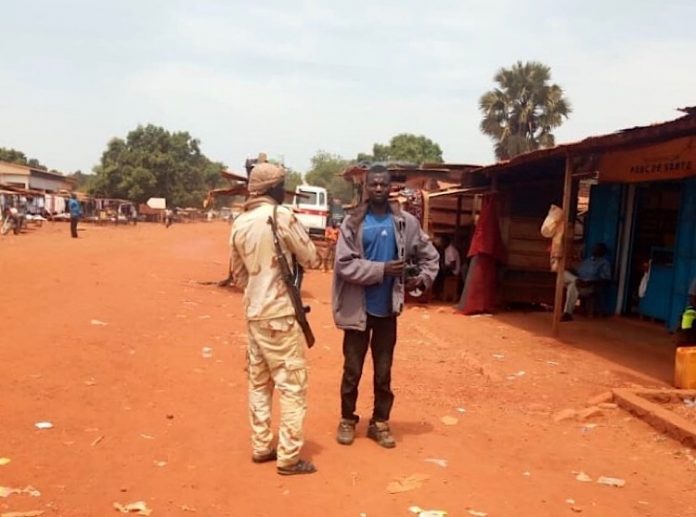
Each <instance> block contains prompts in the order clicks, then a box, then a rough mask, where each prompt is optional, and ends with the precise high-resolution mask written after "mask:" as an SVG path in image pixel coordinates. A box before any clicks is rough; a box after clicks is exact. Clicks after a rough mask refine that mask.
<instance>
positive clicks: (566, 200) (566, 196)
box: [552, 156, 573, 337]
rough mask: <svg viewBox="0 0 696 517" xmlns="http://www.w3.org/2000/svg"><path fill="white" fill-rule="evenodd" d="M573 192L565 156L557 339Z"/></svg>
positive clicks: (556, 300)
mask: <svg viewBox="0 0 696 517" xmlns="http://www.w3.org/2000/svg"><path fill="white" fill-rule="evenodd" d="M572 190H573V162H572V158H571V157H570V156H566V161H565V178H564V180H563V254H562V255H561V260H560V262H559V264H558V271H556V294H555V297H554V300H553V326H552V334H553V336H554V337H558V334H559V332H560V324H561V315H562V314H563V290H564V288H565V281H564V273H565V270H566V262H567V258H568V253H569V252H570V250H569V249H568V238H569V237H570V238H571V239H572V235H571V232H572V230H573V227H572V226H571V225H570V224H568V221H569V220H570V213H569V212H570V210H571V206H572V203H571V199H570V193H571V192H572Z"/></svg>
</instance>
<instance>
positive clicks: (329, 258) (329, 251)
mask: <svg viewBox="0 0 696 517" xmlns="http://www.w3.org/2000/svg"><path fill="white" fill-rule="evenodd" d="M324 241H325V242H326V251H325V252H324V253H325V255H324V257H323V261H322V262H323V263H324V272H325V273H326V272H327V271H328V270H329V269H331V268H333V263H334V258H335V257H336V242H338V224H336V221H335V220H332V221H331V225H329V226H327V227H326V230H324Z"/></svg>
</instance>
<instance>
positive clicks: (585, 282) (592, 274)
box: [561, 242, 611, 321]
mask: <svg viewBox="0 0 696 517" xmlns="http://www.w3.org/2000/svg"><path fill="white" fill-rule="evenodd" d="M606 254H607V246H606V244H604V243H601V242H600V243H598V244H595V246H594V247H593V248H592V255H591V256H590V257H588V258H586V259H585V260H583V261H582V262H581V263H580V265H579V266H578V267H577V269H576V270H575V271H565V285H566V303H565V311H564V313H563V316H562V317H561V321H572V320H573V311H575V306H576V305H577V302H578V298H589V297H594V299H598V298H599V295H601V293H602V291H603V290H604V288H605V287H606V286H607V285H608V283H609V281H610V280H611V264H610V263H609V261H608V260H607V258H606Z"/></svg>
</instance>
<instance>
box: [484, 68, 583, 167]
mask: <svg viewBox="0 0 696 517" xmlns="http://www.w3.org/2000/svg"><path fill="white" fill-rule="evenodd" d="M494 79H495V82H497V83H498V87H496V88H494V89H493V90H490V91H488V92H486V93H484V94H483V95H482V96H481V99H480V100H479V109H480V110H481V113H482V115H483V119H482V120H481V125H480V127H481V131H482V132H483V133H484V134H486V135H488V136H490V137H491V138H492V139H493V140H494V141H495V155H496V157H497V158H498V159H500V160H507V159H510V158H512V157H514V156H516V155H518V154H521V153H524V152H528V151H533V150H535V149H539V148H540V147H551V146H553V145H554V144H555V138H554V136H553V133H552V132H551V131H552V129H554V128H556V127H559V126H560V125H561V124H562V123H563V119H564V118H568V115H569V114H570V112H571V108H570V102H569V101H568V99H567V98H566V97H565V96H564V92H563V89H562V88H561V87H560V86H558V85H557V84H549V82H550V80H551V69H550V68H549V67H548V66H546V65H544V64H542V63H538V62H536V61H529V62H526V63H522V62H521V61H518V62H517V63H516V64H514V65H513V66H512V67H511V68H501V69H500V70H499V71H498V73H497V74H496V75H495V78H494Z"/></svg>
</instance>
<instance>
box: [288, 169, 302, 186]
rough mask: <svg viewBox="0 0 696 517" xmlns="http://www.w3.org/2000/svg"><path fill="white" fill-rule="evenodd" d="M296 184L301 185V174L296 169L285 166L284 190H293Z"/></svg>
mask: <svg viewBox="0 0 696 517" xmlns="http://www.w3.org/2000/svg"><path fill="white" fill-rule="evenodd" d="M298 185H302V174H300V173H299V172H297V171H296V170H293V169H291V168H289V167H286V170H285V190H288V191H290V192H294V191H295V187H297V186H298Z"/></svg>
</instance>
